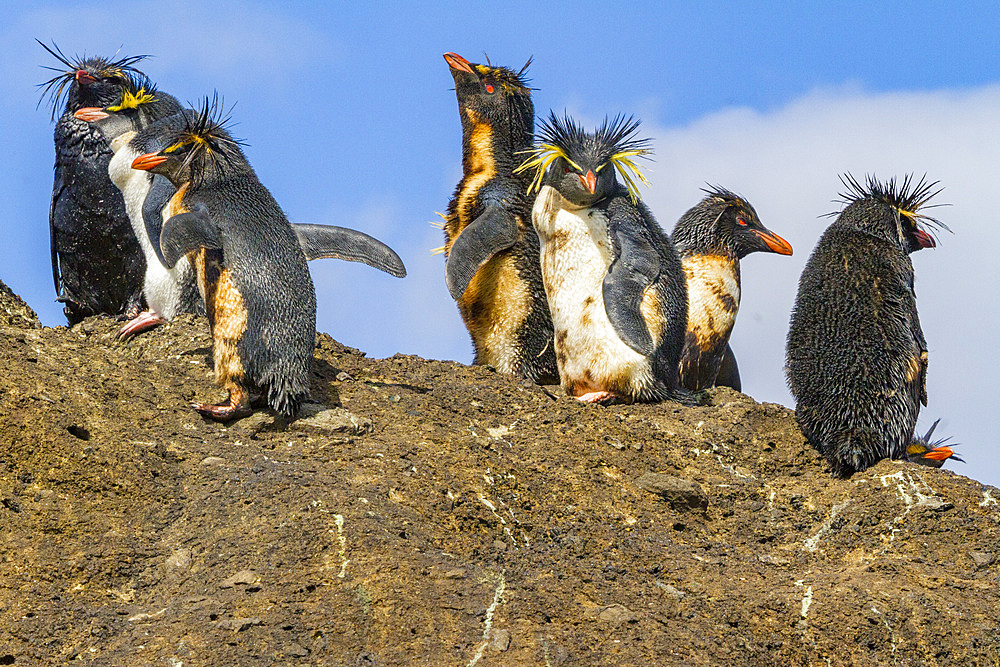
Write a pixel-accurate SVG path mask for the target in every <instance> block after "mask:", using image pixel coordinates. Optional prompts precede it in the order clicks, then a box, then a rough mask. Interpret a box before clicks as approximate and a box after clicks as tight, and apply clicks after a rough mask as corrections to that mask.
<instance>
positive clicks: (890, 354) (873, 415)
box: [785, 175, 947, 477]
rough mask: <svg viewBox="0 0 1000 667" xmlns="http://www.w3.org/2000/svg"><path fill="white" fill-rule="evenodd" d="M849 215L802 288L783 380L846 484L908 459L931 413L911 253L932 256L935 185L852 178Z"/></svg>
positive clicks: (846, 197) (807, 429) (821, 249)
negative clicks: (918, 428)
mask: <svg viewBox="0 0 1000 667" xmlns="http://www.w3.org/2000/svg"><path fill="white" fill-rule="evenodd" d="M841 180H842V181H843V182H844V185H845V186H846V188H847V192H846V193H845V194H843V195H842V197H843V203H844V204H846V207H845V208H844V209H843V210H842V211H841V212H840V213H839V215H838V214H834V215H837V219H836V220H835V221H834V222H833V224H831V225H830V226H829V227H828V228H827V230H826V232H824V233H823V236H822V237H821V238H820V240H819V243H818V244H817V245H816V249H815V250H814V251H813V253H812V256H811V257H810V258H809V261H808V262H807V263H806V267H805V269H804V270H803V272H802V277H801V279H800V280H799V290H798V296H797V297H796V300H795V307H794V309H793V310H792V318H791V326H790V328H789V332H788V343H787V363H786V369H785V370H786V375H787V379H788V385H789V387H790V388H791V391H792V395H793V396H794V397H795V401H796V410H795V416H796V419H797V420H798V423H799V425H800V427H801V428H802V431H803V433H804V434H805V436H806V439H807V440H809V442H810V444H812V445H813V447H815V448H816V449H817V450H819V452H820V453H822V454H823V455H824V456H825V457H826V459H827V460H828V461H829V462H830V465H831V467H832V470H833V473H834V474H835V475H837V476H839V477H849V476H850V475H852V474H853V473H855V472H858V471H861V470H865V469H867V468H869V467H870V466H872V465H874V464H875V463H877V462H878V461H880V460H881V459H885V458H891V459H899V458H905V457H906V449H907V447H908V446H909V444H910V442H911V439H912V437H913V429H914V426H915V425H916V423H917V415H918V413H919V411H920V405H921V404H923V405H927V389H926V377H927V343H926V342H925V340H924V334H923V331H922V330H921V328H920V320H919V319H918V317H917V301H916V294H915V292H914V288H913V265H912V264H911V262H910V257H909V253H910V252H911V251H912V250H914V249H918V248H932V247H934V245H935V241H934V238H933V237H932V236H931V235H930V234H929V233H928V232H927V228H928V227H934V226H937V227H941V228H945V229H947V228H946V227H944V225H943V224H941V223H940V222H938V221H936V220H934V219H933V218H931V217H929V216H927V215H926V214H925V213H923V212H921V208H925V207H926V205H927V203H928V201H929V200H930V199H931V198H932V197H933V196H934V195H936V194H937V192H938V190H935V186H936V183H928V182H926V181H925V180H924V179H920V180H919V181H915V179H913V178H912V177H910V176H907V177H906V178H904V179H903V181H902V182H901V183H900V182H897V181H896V180H895V179H891V180H889V181H887V182H880V181H878V180H877V179H875V178H874V177H869V178H867V179H866V183H865V184H864V185H862V184H861V183H860V182H858V181H857V180H856V179H854V178H853V177H851V176H850V175H847V176H845V177H843V178H842V179H841Z"/></svg>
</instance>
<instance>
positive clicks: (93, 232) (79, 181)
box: [38, 42, 145, 324]
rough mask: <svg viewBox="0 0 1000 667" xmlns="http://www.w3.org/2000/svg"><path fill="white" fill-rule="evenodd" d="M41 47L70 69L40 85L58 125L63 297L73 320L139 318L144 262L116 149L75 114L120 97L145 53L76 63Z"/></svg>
mask: <svg viewBox="0 0 1000 667" xmlns="http://www.w3.org/2000/svg"><path fill="white" fill-rule="evenodd" d="M38 43H39V44H41V46H42V47H43V48H44V49H45V50H46V51H48V52H49V53H50V54H51V55H52V56H53V57H55V58H56V59H57V60H58V61H59V63H60V64H61V65H62V67H64V68H65V69H62V68H57V67H46V69H51V70H54V71H56V72H58V73H59V74H58V75H57V76H54V77H53V78H51V79H49V80H48V81H46V82H44V83H43V84H41V87H42V97H43V98H44V97H45V96H46V95H48V96H49V98H50V100H51V103H52V115H53V117H54V116H55V115H56V110H57V109H58V108H59V107H60V106H62V107H63V112H62V115H60V116H59V119H58V120H57V121H56V125H55V133H54V136H55V149H56V160H55V169H54V175H55V178H54V182H53V187H52V201H51V204H50V207H49V241H50V252H51V258H52V280H53V283H54V285H55V290H56V294H57V299H56V300H57V301H61V302H63V303H64V304H65V306H64V309H63V312H64V313H65V314H66V319H67V320H68V321H69V323H70V324H75V323H77V322H79V321H80V320H82V319H83V318H84V317H87V316H89V315H96V314H98V313H105V314H108V315H113V316H115V317H134V316H135V315H136V314H138V313H139V311H140V310H141V309H142V282H143V274H144V272H145V266H144V264H145V261H144V259H143V254H142V250H141V249H140V247H139V244H138V241H137V240H136V238H135V236H134V235H133V234H132V231H131V226H130V224H129V218H128V215H127V213H126V212H125V203H124V202H123V200H122V196H121V194H120V193H119V192H118V189H117V188H116V187H115V186H114V185H113V184H112V183H111V180H110V179H109V178H108V162H109V161H110V160H111V150H110V148H109V147H108V144H107V142H106V141H105V139H104V137H103V136H102V135H101V133H100V132H99V131H98V130H97V129H96V128H92V127H91V126H90V125H89V124H88V123H86V122H83V121H81V120H79V119H77V118H75V117H74V115H73V113H74V112H75V111H77V110H78V109H80V108H82V107H95V106H96V107H105V106H111V105H114V104H116V103H117V102H118V100H119V99H120V97H121V91H122V87H123V86H124V85H125V84H126V82H127V80H128V78H127V77H128V75H129V74H130V73H134V72H136V71H137V70H136V69H135V67H134V66H135V64H136V63H138V62H139V61H140V60H142V59H143V58H145V56H128V57H124V58H120V59H118V60H111V59H108V58H102V57H97V56H93V57H86V56H84V57H82V58H76V59H73V60H71V59H70V58H68V57H66V56H65V55H64V54H63V53H62V51H61V50H59V48H58V47H57V46H55V45H53V47H52V48H49V47H48V46H46V45H45V44H42V42H38Z"/></svg>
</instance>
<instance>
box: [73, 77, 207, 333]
mask: <svg viewBox="0 0 1000 667" xmlns="http://www.w3.org/2000/svg"><path fill="white" fill-rule="evenodd" d="M182 111H183V108H182V107H181V105H180V103H179V102H178V101H177V100H176V99H175V98H174V97H172V96H170V95H167V94H166V93H162V92H160V91H158V90H156V87H155V86H154V85H153V84H152V82H151V81H149V79H147V78H146V77H145V76H143V75H141V74H133V73H130V74H129V75H128V76H127V82H126V84H125V86H124V88H123V90H122V95H121V98H120V100H119V101H118V102H117V103H116V104H115V105H112V106H108V107H105V108H103V109H102V108H98V107H84V108H82V109H79V110H77V111H76V113H74V116H75V117H76V118H78V119H80V120H82V121H86V122H89V123H92V124H93V125H94V126H95V127H97V128H98V129H99V130H100V131H101V133H102V134H103V135H104V138H105V139H106V140H107V141H108V143H109V146H110V148H111V151H112V153H113V157H112V158H111V161H110V162H109V163H108V175H109V176H110V178H111V181H112V182H113V183H114V184H115V186H117V187H118V189H119V190H120V191H121V193H122V197H123V198H124V200H125V210H126V212H127V213H128V216H129V221H130V223H131V226H132V231H133V233H134V234H135V236H136V238H137V239H138V241H139V246H140V247H141V248H142V251H143V255H144V257H145V260H146V270H145V274H144V278H143V296H144V297H145V300H146V304H147V310H145V311H143V312H142V313H140V314H139V315H138V316H137V317H135V318H134V319H132V320H131V321H129V322H128V323H127V324H126V325H125V326H124V327H122V329H121V331H120V332H119V334H118V335H119V336H120V337H123V338H128V337H130V336H133V335H135V334H136V333H139V332H140V331H144V330H145V329H149V328H150V327H154V326H156V325H157V324H160V323H161V322H165V321H169V320H171V319H173V318H174V316H176V315H177V314H179V313H183V312H191V313H196V312H203V308H202V306H201V299H200V297H199V295H198V288H197V284H196V282H195V275H194V269H192V267H191V265H190V263H189V262H188V260H187V258H186V257H182V258H181V259H180V260H179V261H178V262H177V265H176V266H174V267H173V268H172V269H167V268H166V267H165V266H164V265H163V257H162V255H161V253H160V229H161V227H162V224H163V223H162V219H161V211H162V210H163V208H164V207H165V206H166V205H167V202H168V201H169V200H170V198H171V197H172V196H173V195H174V193H175V192H176V189H175V188H174V186H173V185H172V184H171V183H170V181H169V180H167V178H166V177H165V176H161V175H158V174H150V173H148V172H145V171H138V170H135V169H132V161H133V160H135V158H137V157H139V156H140V155H143V154H145V153H149V152H152V151H153V150H158V149H159V148H165V146H163V145H159V139H160V138H161V137H162V135H163V134H164V133H165V132H167V131H169V130H176V129H179V128H181V127H183V125H184V123H185V122H186V119H185V116H184V114H183V113H182Z"/></svg>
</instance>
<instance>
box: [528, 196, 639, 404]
mask: <svg viewBox="0 0 1000 667" xmlns="http://www.w3.org/2000/svg"><path fill="white" fill-rule="evenodd" d="M532 220H533V222H534V224H535V229H536V230H537V232H538V237H539V240H540V242H541V265H542V281H543V283H544V284H545V294H546V296H547V298H548V302H549V310H550V312H551V314H552V324H553V327H554V330H555V351H556V360H557V362H558V365H559V376H560V379H561V381H562V385H563V387H564V388H565V389H566V391H567V392H568V393H570V394H572V395H575V396H579V395H582V394H584V393H589V392H596V391H610V392H612V393H616V394H626V395H630V396H632V395H635V394H636V393H638V392H639V391H640V389H641V388H642V387H643V386H648V385H649V384H650V383H651V382H652V373H651V369H650V361H649V358H648V357H645V356H643V355H641V354H639V353H638V352H636V351H635V350H633V349H632V348H630V347H629V346H628V345H626V344H625V343H624V342H623V341H622V339H621V338H620V337H619V336H618V334H617V332H616V331H615V329H614V327H613V326H612V324H611V321H610V320H609V319H608V315H607V311H606V310H605V308H604V293H603V285H604V277H605V276H606V275H607V273H608V267H609V266H611V260H612V254H611V245H610V240H609V238H608V231H607V230H608V222H607V218H606V217H605V215H604V212H603V211H600V210H595V209H586V208H584V209H575V210H574V209H573V208H572V205H571V204H569V202H568V201H566V200H565V199H564V198H563V197H562V195H560V194H559V192H558V191H556V190H555V189H554V188H552V187H550V186H543V187H542V189H541V191H540V193H539V195H538V198H537V199H536V200H535V207H534V209H533V211H532Z"/></svg>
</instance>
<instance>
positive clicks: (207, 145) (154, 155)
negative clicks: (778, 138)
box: [132, 99, 405, 421]
mask: <svg viewBox="0 0 1000 667" xmlns="http://www.w3.org/2000/svg"><path fill="white" fill-rule="evenodd" d="M226 120H227V119H226V118H223V117H222V111H221V107H220V105H219V104H218V102H217V100H212V101H209V100H208V99H206V100H205V102H204V104H203V105H202V107H201V109H200V111H199V112H198V113H197V114H194V115H185V123H184V125H183V127H181V128H180V129H177V130H173V131H168V132H166V133H164V135H163V136H162V137H161V140H162V143H163V144H164V145H165V147H164V148H162V149H160V150H157V151H155V152H150V153H146V154H144V155H140V156H139V157H137V158H135V160H134V161H133V162H132V168H133V169H141V170H148V171H152V172H153V173H157V174H162V175H164V176H166V177H167V178H168V179H169V180H170V182H171V183H172V184H173V185H174V187H176V188H177V192H176V194H174V196H173V197H172V198H171V199H170V201H169V202H168V203H167V206H166V207H165V208H164V209H163V212H162V215H163V218H164V220H165V222H164V223H163V230H162V233H161V235H160V250H161V253H162V255H163V259H164V264H165V266H167V267H168V268H170V267H173V266H175V265H176V263H177V262H178V260H179V259H180V258H181V257H184V256H187V257H188V258H189V260H191V262H192V264H193V265H194V266H195V269H196V271H197V276H198V285H199V289H200V291H201V294H202V297H203V299H204V302H205V308H206V311H207V314H208V321H209V325H210V326H211V328H212V353H213V357H214V361H215V375H216V381H217V383H218V384H219V385H220V386H222V387H224V388H226V389H227V390H228V392H229V397H228V399H227V400H226V401H225V402H223V403H221V404H218V405H206V404H202V403H195V404H193V405H192V407H194V408H195V409H196V410H197V411H198V412H200V413H201V414H203V415H204V416H206V417H208V418H210V419H215V420H217V421H230V420H232V419H237V418H239V417H242V416H246V415H247V414H249V413H250V411H251V410H250V405H251V403H252V402H253V400H254V399H255V397H256V396H255V395H256V393H257V392H261V394H262V397H263V398H264V399H265V400H266V402H267V404H268V405H269V406H270V407H271V408H272V409H274V410H275V411H276V412H278V413H281V414H283V415H285V416H292V415H294V414H295V413H296V412H297V410H298V407H299V405H300V404H301V402H302V401H303V400H305V398H306V397H308V395H309V369H310V367H311V363H312V351H313V345H314V339H315V335H316V293H315V290H314V289H313V284H312V279H311V278H310V276H309V270H308V268H307V267H306V259H307V257H318V256H320V255H318V254H317V252H320V251H324V250H326V249H328V240H329V235H330V233H332V235H333V236H334V237H335V238H337V239H339V240H340V242H341V243H340V246H341V247H340V249H339V251H337V254H333V253H332V252H331V254H329V255H325V256H338V257H341V258H343V259H351V260H359V261H365V262H366V263H368V264H370V265H372V266H376V267H377V268H382V269H383V270H386V271H388V272H390V273H393V274H394V275H405V270H404V269H403V266H402V263H401V262H399V258H398V257H397V256H396V254H395V253H393V252H392V250H390V249H389V248H388V247H386V246H385V245H384V244H381V243H379V242H377V241H375V240H374V239H372V238H371V237H369V236H367V235H365V234H361V233H359V232H353V231H352V230H345V229H343V228H339V227H335V228H325V227H324V226H322V225H303V226H301V228H300V230H299V231H293V229H292V226H291V224H289V222H288V219H287V218H286V217H285V214H284V213H283V212H282V211H281V208H280V207H279V206H278V204H277V202H276V201H275V200H274V198H273V197H272V196H271V193H270V192H268V190H267V189H266V188H265V187H264V186H263V185H262V184H261V183H260V181H259V180H258V179H257V176H256V174H255V173H254V171H253V169H252V168H251V166H250V164H249V163H248V162H247V160H246V158H245V157H244V155H243V152H242V151H241V150H240V144H239V142H238V141H236V140H235V139H233V138H232V136H230V134H229V133H228V132H227V131H226V129H225V127H224V126H225V123H226Z"/></svg>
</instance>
